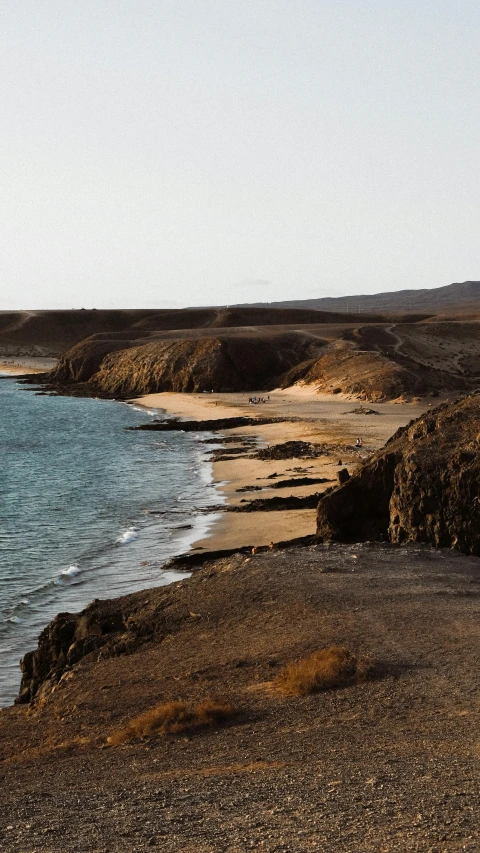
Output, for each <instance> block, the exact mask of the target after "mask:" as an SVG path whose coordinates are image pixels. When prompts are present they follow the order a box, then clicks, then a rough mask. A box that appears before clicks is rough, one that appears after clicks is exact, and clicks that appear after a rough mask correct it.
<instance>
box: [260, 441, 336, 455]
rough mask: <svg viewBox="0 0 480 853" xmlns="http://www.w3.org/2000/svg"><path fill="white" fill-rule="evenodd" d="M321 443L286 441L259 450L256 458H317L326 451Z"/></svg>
mask: <svg viewBox="0 0 480 853" xmlns="http://www.w3.org/2000/svg"><path fill="white" fill-rule="evenodd" d="M324 452H325V451H324V448H323V447H321V446H320V445H319V444H310V442H308V441H285V442H284V443H283V444H272V445H271V446H270V447H264V448H262V449H261V450H258V451H257V452H256V453H255V454H254V457H255V459H301V458H303V459H315V458H316V457H317V456H321V455H322V454H323V453H324Z"/></svg>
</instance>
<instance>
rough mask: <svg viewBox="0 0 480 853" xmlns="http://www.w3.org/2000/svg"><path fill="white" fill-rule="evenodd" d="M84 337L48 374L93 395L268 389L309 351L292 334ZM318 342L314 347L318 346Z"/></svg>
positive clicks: (302, 339) (309, 346) (304, 339)
mask: <svg viewBox="0 0 480 853" xmlns="http://www.w3.org/2000/svg"><path fill="white" fill-rule="evenodd" d="M136 343H138V342H137V341H135V340H133V341H129V340H128V339H121V340H120V339H112V338H109V339H104V338H102V339H98V338H91V339H89V340H87V341H83V342H82V343H80V344H78V345H77V346H76V347H73V348H72V349H71V350H69V351H68V352H67V353H66V354H65V356H64V357H63V358H62V360H61V362H60V364H59V366H58V367H57V369H56V370H55V371H53V372H52V374H51V378H52V380H53V381H55V382H88V383H89V385H90V388H91V391H92V393H98V394H100V395H105V396H125V397H127V396H135V395H139V394H148V393H152V392H157V391H158V392H159V391H177V392H182V391H183V392H201V391H212V390H213V391H254V390H261V389H267V388H272V387H274V386H275V384H277V383H278V382H279V381H280V378H281V376H282V375H283V374H284V373H285V371H288V370H289V369H290V368H291V367H292V366H293V365H294V364H298V362H299V361H302V360H303V359H305V358H306V357H307V356H308V355H310V354H311V352H312V342H311V341H310V340H309V339H308V338H307V337H306V336H303V335H301V334H296V333H294V332H292V333H287V334H283V335H275V336H271V337H265V338H264V337H261V336H259V337H252V336H245V337H241V336H239V335H236V336H232V337H228V336H226V335H223V336H218V337H208V338H197V339H183V340H157V341H152V342H151V343H142V345H140V346H135V344H136ZM319 346H320V344H319V342H317V344H316V349H317V351H318V349H319Z"/></svg>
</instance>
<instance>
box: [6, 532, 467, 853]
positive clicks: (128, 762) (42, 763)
mask: <svg viewBox="0 0 480 853" xmlns="http://www.w3.org/2000/svg"><path fill="white" fill-rule="evenodd" d="M147 594H148V596H149V602H151V600H152V597H155V601H156V602H157V604H159V605H161V606H162V607H163V611H164V612H165V613H168V614H169V620H170V625H171V632H170V633H169V634H168V635H167V637H165V636H164V637H163V639H162V641H161V642H151V641H149V642H146V643H145V644H144V645H143V646H141V647H140V648H138V649H136V650H135V652H134V653H133V654H130V655H122V656H119V657H110V658H106V659H102V660H100V661H97V660H96V659H94V658H93V657H92V658H87V659H85V660H84V661H81V662H80V664H77V666H76V667H75V668H74V669H73V670H72V673H71V677H70V678H69V679H66V680H65V681H64V682H62V684H61V686H60V688H59V689H57V690H56V691H55V692H54V693H53V694H52V695H51V697H49V698H48V700H47V701H46V702H45V703H44V704H43V705H42V707H38V708H37V709H33V710H32V709H30V710H28V709H26V708H24V707H17V708H14V709H7V710H5V711H3V712H1V713H0V749H1V755H2V757H3V761H2V764H1V765H0V774H1V775H0V849H1V850H2V853H3V851H5V853H37V851H50V853H54V852H55V853H57V851H58V853H60V851H62V853H63V851H72V853H73V851H75V853H76V851H80V850H82V851H84V850H85V851H92V852H93V851H95V853H107V851H108V852H109V853H123V852H124V851H125V853H127V851H128V853H133V851H146V850H150V849H155V848H157V849H161V850H162V851H164V853H174V851H175V853H177V851H189V853H190V851H192V853H193V851H196V853H207V851H209V853H210V851H211V853H217V851H219V853H237V851H238V853H243V851H248V850H259V851H269V853H270V852H271V853H273V851H284V853H290V851H292V853H296V851H318V853H320V851H322V853H324V851H325V853H330V851H332V853H354V852H355V853H374V851H375V853H387V851H399V853H400V851H401V853H407V851H419V853H420V851H422V853H423V851H429V853H443V852H444V851H448V853H450V851H478V850H479V849H480V839H479V831H478V814H480V786H479V772H478V771H479V756H480V731H479V722H478V712H479V705H480V701H479V691H478V672H479V664H480V651H479V648H480V647H479V642H478V640H479V634H480V620H479V618H478V617H479V610H480V607H479V602H480V560H478V559H476V558H470V557H465V556H462V555H459V554H456V553H454V552H446V551H433V550H429V549H426V548H420V547H406V548H395V547H386V546H380V545H368V544H367V545H356V546H333V547H330V548H329V547H326V546H312V547H310V548H303V549H301V548H297V549H292V550H288V551H284V552H278V553H275V552H272V553H265V554H263V553H262V554H256V555H254V556H252V557H251V558H245V556H244V555H238V556H234V557H232V558H228V559H224V560H220V561H218V562H216V563H214V564H210V565H208V566H206V567H205V568H204V569H202V570H200V571H199V572H197V573H195V574H194V575H193V576H192V578H191V579H190V580H188V581H183V582H180V583H179V584H176V585H175V586H172V587H171V588H169V589H167V590H166V589H165V588H163V589H160V590H151V591H149V592H148V593H142V595H144V596H145V595H147ZM138 595H140V594H138ZM136 601H138V596H137V599H136ZM332 642H336V643H338V642H341V643H347V644H348V645H349V646H350V647H351V648H352V649H354V650H355V651H360V652H367V653H369V654H372V655H373V656H374V657H375V658H376V660H377V661H378V662H379V665H380V669H379V677H378V678H376V679H375V680H373V681H371V682H367V683H365V684H361V685H358V686H355V687H348V688H343V689H339V690H335V691H330V692H328V693H321V694H316V695H313V696H306V697H302V698H295V697H285V696H281V695H280V694H278V693H277V692H276V691H275V690H274V689H273V687H272V684H271V681H272V677H273V676H274V675H275V674H276V672H277V671H278V668H279V667H280V666H281V665H282V664H283V663H285V662H286V661H287V660H290V659H292V658H294V657H296V656H298V655H301V654H308V653H309V652H311V651H312V650H314V649H315V648H321V647H323V646H324V645H328V644H330V643H332ZM205 695H215V696H222V697H227V698H229V699H230V701H232V703H233V704H234V705H235V707H236V708H237V709H238V714H237V716H236V717H234V718H233V719H232V721H231V722H230V723H229V724H228V725H224V726H223V727H220V728H218V729H216V730H215V729H212V730H208V731H205V732H203V733H199V734H196V735H190V736H188V737H184V736H182V735H180V736H176V737H174V736H167V737H163V738H160V737H156V738H155V737H154V738H148V739H147V738H146V739H143V740H141V741H132V742H130V743H127V744H125V745H123V746H121V747H116V748H105V746H104V743H105V738H106V735H107V734H108V733H109V731H111V730H112V727H113V728H115V727H117V726H118V725H120V724H121V723H122V722H124V721H125V720H127V719H129V718H131V716H133V715H134V713H138V712H139V711H143V710H144V709H145V708H148V707H150V706H152V705H153V704H155V701H157V702H158V701H161V700H163V699H171V698H178V697H182V698H186V699H189V698H192V699H193V698H199V697H201V696H205ZM81 738H83V739H84V740H86V739H87V738H88V742H85V743H83V745H81V744H80V739H81Z"/></svg>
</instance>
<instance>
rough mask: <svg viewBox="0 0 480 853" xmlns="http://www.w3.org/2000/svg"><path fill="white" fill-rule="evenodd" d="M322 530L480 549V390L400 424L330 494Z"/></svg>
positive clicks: (321, 515) (338, 535)
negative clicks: (400, 427) (400, 426)
mask: <svg viewBox="0 0 480 853" xmlns="http://www.w3.org/2000/svg"><path fill="white" fill-rule="evenodd" d="M317 537H318V538H319V539H320V540H322V541H325V540H337V541H340V542H357V541H365V540H375V539H384V540H388V541H390V542H393V543H401V542H405V541H414V542H426V543H429V544H432V545H435V546H438V547H447V548H457V549H459V550H460V551H463V552H464V553H466V554H475V555H477V556H480V392H476V393H473V394H470V395H468V396H467V397H465V398H463V399H461V400H459V401H458V402H456V403H453V404H444V405H442V406H440V407H439V408H438V409H435V410H433V411H431V412H428V413H427V414H425V415H423V416H422V417H420V418H419V419H418V420H416V421H413V422H412V423H410V424H408V425H407V426H406V427H403V428H402V429H400V430H398V432H397V433H396V434H395V435H394V436H393V437H392V438H391V439H390V440H389V441H388V442H387V444H386V445H385V447H384V448H383V449H382V450H380V451H378V452H377V453H376V454H375V455H374V456H373V457H372V458H371V459H370V461H369V462H368V463H366V464H365V465H364V466H363V468H361V469H360V470H359V471H358V472H357V473H355V474H354V475H353V476H352V477H351V478H350V479H349V480H348V481H347V482H346V483H345V484H344V485H343V486H341V487H340V488H338V489H335V490H334V491H331V492H329V493H327V494H325V495H324V496H323V497H322V498H321V500H320V502H319V504H318V508H317Z"/></svg>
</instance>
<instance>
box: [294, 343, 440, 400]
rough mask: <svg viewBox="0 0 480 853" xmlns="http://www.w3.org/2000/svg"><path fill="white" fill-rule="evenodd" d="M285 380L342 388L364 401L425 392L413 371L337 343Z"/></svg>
mask: <svg viewBox="0 0 480 853" xmlns="http://www.w3.org/2000/svg"><path fill="white" fill-rule="evenodd" d="M286 379H287V382H289V383H291V382H298V383H300V384H306V385H311V384H315V385H316V387H317V389H318V390H319V391H323V392H327V393H328V392H334V393H335V392H337V393H338V392H340V391H341V392H342V393H343V394H349V395H352V396H354V397H356V398H357V399H359V400H364V401H368V402H379V401H381V400H394V399H397V398H398V397H411V396H415V395H418V394H425V392H426V391H427V390H428V386H427V385H426V383H425V382H424V381H423V380H422V379H421V378H420V377H419V376H418V375H416V374H415V373H414V372H413V371H411V370H408V369H406V368H404V367H402V366H401V365H400V364H396V363H395V362H394V361H392V360H390V359H388V358H386V357H385V356H383V355H381V353H379V352H373V351H372V352H364V351H362V352H358V351H357V350H353V349H351V348H350V347H349V346H345V347H343V348H342V347H341V346H337V347H335V348H331V350H330V352H327V353H325V354H324V355H321V356H320V358H318V359H314V360H312V361H310V362H306V363H305V364H303V365H299V366H298V367H296V368H294V369H293V370H292V371H291V373H290V374H289V375H288V377H286Z"/></svg>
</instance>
